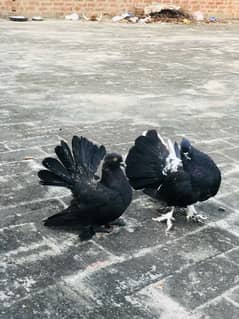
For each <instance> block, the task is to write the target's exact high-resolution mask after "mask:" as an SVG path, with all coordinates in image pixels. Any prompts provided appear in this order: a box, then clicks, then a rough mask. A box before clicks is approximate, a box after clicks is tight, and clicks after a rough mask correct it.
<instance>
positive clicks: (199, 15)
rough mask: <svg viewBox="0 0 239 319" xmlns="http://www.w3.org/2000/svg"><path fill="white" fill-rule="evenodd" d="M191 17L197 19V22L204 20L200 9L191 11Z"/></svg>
mask: <svg viewBox="0 0 239 319" xmlns="http://www.w3.org/2000/svg"><path fill="white" fill-rule="evenodd" d="M192 17H193V19H194V20H195V21H198V22H200V21H203V20H204V14H203V13H202V12H201V11H195V12H193V14H192Z"/></svg>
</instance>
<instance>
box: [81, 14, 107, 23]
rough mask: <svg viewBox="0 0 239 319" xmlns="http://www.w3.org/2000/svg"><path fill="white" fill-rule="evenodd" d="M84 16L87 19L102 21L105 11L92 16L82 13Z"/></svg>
mask: <svg viewBox="0 0 239 319" xmlns="http://www.w3.org/2000/svg"><path fill="white" fill-rule="evenodd" d="M81 16H82V18H83V19H84V20H86V21H101V20H102V18H103V13H102V12H101V13H100V14H91V15H90V16H86V14H85V13H82V15H81Z"/></svg>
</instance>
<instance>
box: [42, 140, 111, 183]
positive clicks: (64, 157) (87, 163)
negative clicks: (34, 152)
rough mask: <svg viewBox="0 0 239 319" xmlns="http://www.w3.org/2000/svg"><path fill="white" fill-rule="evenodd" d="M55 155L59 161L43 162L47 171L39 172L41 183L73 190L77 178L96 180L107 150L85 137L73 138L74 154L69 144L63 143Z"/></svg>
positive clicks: (47, 160) (46, 160)
mask: <svg viewBox="0 0 239 319" xmlns="http://www.w3.org/2000/svg"><path fill="white" fill-rule="evenodd" d="M55 153H56V155H57V157H58V159H59V160H58V159H55V158H52V157H47V158H45V159H44V160H43V162H42V164H43V166H44V167H45V168H46V170H40V171H39V172H38V176H39V178H40V183H41V184H43V185H51V186H63V187H67V188H69V189H72V188H73V186H74V182H75V180H76V177H79V178H82V177H83V176H85V177H86V178H94V176H95V173H96V171H97V168H98V166H99V164H100V161H101V160H102V159H103V158H104V156H105V154H106V150H105V147H104V146H103V145H101V146H97V145H96V144H93V143H92V142H91V141H89V140H88V139H86V138H85V137H78V136H73V138H72V152H71V150H70V147H69V146H68V144H67V143H66V142H64V141H61V143H60V145H58V146H56V148H55Z"/></svg>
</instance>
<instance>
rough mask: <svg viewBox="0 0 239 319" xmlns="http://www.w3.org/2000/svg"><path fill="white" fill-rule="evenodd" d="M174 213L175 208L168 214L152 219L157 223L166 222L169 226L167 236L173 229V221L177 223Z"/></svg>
mask: <svg viewBox="0 0 239 319" xmlns="http://www.w3.org/2000/svg"><path fill="white" fill-rule="evenodd" d="M173 212H174V208H172V209H171V210H170V211H169V212H168V213H166V214H163V215H162V216H160V217H157V218H152V220H154V221H156V222H163V221H166V224H167V229H166V234H167V233H168V232H169V231H170V230H171V229H172V227H173V221H175V218H174V217H173Z"/></svg>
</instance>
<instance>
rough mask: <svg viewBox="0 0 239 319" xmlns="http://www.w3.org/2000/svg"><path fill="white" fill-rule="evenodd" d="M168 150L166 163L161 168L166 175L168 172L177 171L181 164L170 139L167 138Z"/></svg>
mask: <svg viewBox="0 0 239 319" xmlns="http://www.w3.org/2000/svg"><path fill="white" fill-rule="evenodd" d="M168 151H169V155H168V157H167V158H166V165H165V167H164V169H163V175H167V174H168V172H170V173H175V172H177V171H178V168H179V167H181V166H182V161H181V159H180V158H178V157H177V155H176V152H175V149H174V145H173V143H172V141H171V140H168Z"/></svg>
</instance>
